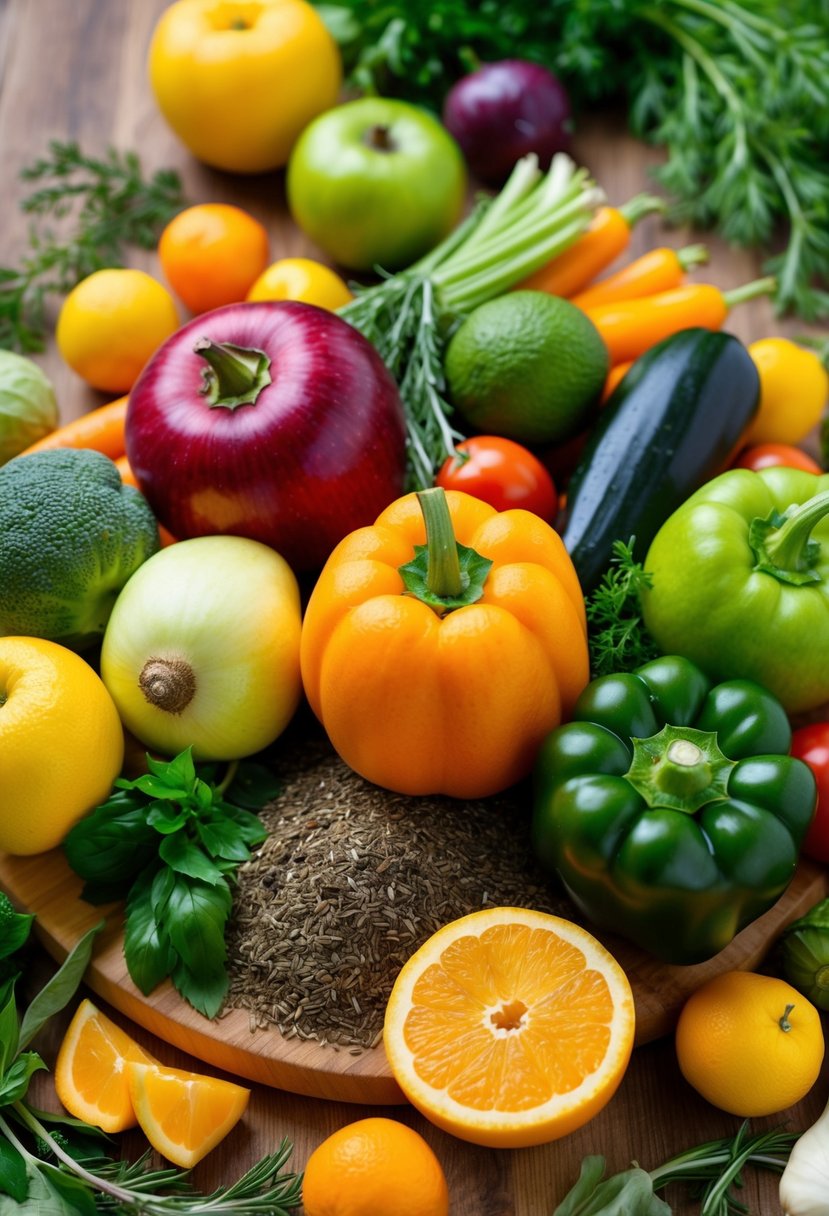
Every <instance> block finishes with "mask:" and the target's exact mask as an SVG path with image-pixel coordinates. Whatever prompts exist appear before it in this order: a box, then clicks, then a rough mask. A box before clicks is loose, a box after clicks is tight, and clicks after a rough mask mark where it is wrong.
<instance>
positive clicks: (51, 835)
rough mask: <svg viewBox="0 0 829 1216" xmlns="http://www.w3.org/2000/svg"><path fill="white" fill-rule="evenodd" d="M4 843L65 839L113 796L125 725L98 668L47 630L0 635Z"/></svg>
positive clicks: (40, 844)
mask: <svg viewBox="0 0 829 1216" xmlns="http://www.w3.org/2000/svg"><path fill="white" fill-rule="evenodd" d="M0 757H2V762H0V850H2V849H4V850H5V851H6V852H8V853H15V854H18V855H22V856H30V855H31V854H33V853H42V852H44V851H45V850H46V849H53V848H54V847H55V846H56V845H58V844H60V842H61V841H62V840H63V838H64V836H65V835H66V833H67V832H68V831H69V829H70V828H71V827H72V826H73V825H74V824H75V823H77V821H78V820H79V819H80V818H81V817H82V816H83V815H85V814H86V813H87V812H88V811H91V810H92V808H93V807H95V806H97V805H98V803H99V802H103V800H104V799H105V798H106V797H108V795H109V793H110V791H111V790H112V783H113V781H114V780H115V778H116V777H117V776H118V774H119V772H120V771H121V764H122V763H123V759H124V732H123V729H122V727H121V720H120V718H119V717H118V711H117V709H116V708H115V702H114V701H113V700H112V697H111V696H110V695H109V693H108V692H107V690H106V687H105V685H104V683H103V681H102V680H101V678H100V676H99V675H97V674H96V672H94V671H93V670H92V668H91V667H90V666H89V664H88V663H86V662H84V660H83V659H82V658H80V657H79V656H78V655H77V654H75V653H74V651H72V650H68V649H67V648H66V647H65V646H59V645H58V643H57V642H48V641H45V640H44V639H43V638H27V637H2V638H0Z"/></svg>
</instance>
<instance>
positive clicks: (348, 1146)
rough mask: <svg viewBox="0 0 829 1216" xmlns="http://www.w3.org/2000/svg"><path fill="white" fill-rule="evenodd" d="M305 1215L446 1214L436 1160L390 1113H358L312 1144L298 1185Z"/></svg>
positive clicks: (442, 1180)
mask: <svg viewBox="0 0 829 1216" xmlns="http://www.w3.org/2000/svg"><path fill="white" fill-rule="evenodd" d="M302 1203H303V1211H304V1212H305V1216H446V1214H447V1212H448V1211H449V1192H448V1190H447V1187H446V1178H445V1177H444V1174H443V1170H442V1168H441V1165H440V1162H439V1161H438V1159H437V1157H436V1156H435V1154H434V1153H433V1152H432V1150H431V1149H430V1148H429V1145H428V1144H427V1143H426V1141H425V1140H424V1139H423V1137H422V1136H419V1135H418V1133H417V1132H415V1131H412V1129H411V1128H410V1127H406V1125H405V1124H404V1123H397V1122H396V1121H395V1120H394V1119H360V1120H358V1121H357V1122H356V1123H349V1124H348V1125H347V1126H346V1127H341V1128H340V1130H339V1131H338V1132H334V1134H333V1136H329V1137H328V1139H327V1140H324V1141H323V1142H322V1144H320V1145H319V1147H318V1148H316V1149H314V1151H313V1153H312V1154H311V1156H310V1157H309V1159H308V1164H307V1165H306V1167H305V1177H304V1180H303V1185H302Z"/></svg>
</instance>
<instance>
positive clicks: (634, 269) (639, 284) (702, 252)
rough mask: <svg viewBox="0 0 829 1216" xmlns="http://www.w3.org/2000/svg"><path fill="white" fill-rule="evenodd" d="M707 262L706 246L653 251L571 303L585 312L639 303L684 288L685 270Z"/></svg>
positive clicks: (574, 297)
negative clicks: (658, 294) (625, 301)
mask: <svg viewBox="0 0 829 1216" xmlns="http://www.w3.org/2000/svg"><path fill="white" fill-rule="evenodd" d="M707 261H708V250H707V249H706V248H705V246H704V245H688V246H687V247H686V248H685V249H669V248H667V247H666V246H663V247H662V248H660V249H650V250H648V252H647V253H645V254H643V255H642V257H640V258H636V259H635V261H633V262H629V263H628V265H627V266H623V267H622V269H621V270H617V271H616V273H615V274H611V275H608V276H607V278H605V279H599V281H598V282H597V283H594V284H593V285H592V287H588V288H587V290H586V291H580V292H579V293H578V295H575V296H571V297H570V301H571V303H572V304H575V305H576V306H577V307H578V308H582V309H584V310H585V312H586V311H587V310H588V309H590V308H598V307H599V306H600V305H601V304H613V303H615V302H616V301H617V300H638V299H639V298H640V297H641V296H652V295H656V293H657V292H660V291H670V290H671V289H672V288H674V287H681V286H682V284H683V282H684V281H685V272H686V270H691V269H693V267H694V266H701V265H702V264H703V263H704V262H707Z"/></svg>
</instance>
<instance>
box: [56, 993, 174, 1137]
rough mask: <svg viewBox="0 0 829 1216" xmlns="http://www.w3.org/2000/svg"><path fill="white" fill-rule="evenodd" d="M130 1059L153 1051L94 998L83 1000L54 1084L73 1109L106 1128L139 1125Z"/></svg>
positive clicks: (65, 1042)
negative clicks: (126, 1030)
mask: <svg viewBox="0 0 829 1216" xmlns="http://www.w3.org/2000/svg"><path fill="white" fill-rule="evenodd" d="M129 1060H133V1061H135V1062H137V1063H143V1064H150V1063H152V1062H153V1058H152V1056H150V1055H148V1054H147V1052H146V1051H144V1050H143V1049H142V1048H141V1047H139V1046H138V1044H137V1043H136V1042H135V1041H134V1040H133V1039H131V1038H130V1036H129V1035H128V1034H127V1033H126V1032H125V1031H123V1030H122V1029H121V1027H120V1026H116V1024H115V1023H114V1022H112V1021H110V1019H109V1018H108V1017H107V1016H106V1015H105V1014H103V1013H101V1011H100V1010H99V1009H97V1008H96V1007H95V1005H93V1004H92V1001H90V1000H83V1001H81V1003H80V1005H79V1006H78V1008H77V1010H76V1011H75V1016H74V1017H73V1018H72V1021H71V1022H70V1023H69V1028H68V1030H67V1031H66V1034H65V1035H64V1037H63V1041H62V1043H61V1045H60V1049H59V1051H58V1058H57V1062H56V1064H55V1090H56V1091H57V1095H58V1098H59V1099H60V1100H61V1102H62V1103H63V1105H64V1106H65V1107H66V1109H67V1110H68V1111H69V1113H70V1115H74V1116H75V1118H76V1119H83V1121H84V1122H85V1123H91V1124H93V1125H94V1126H95V1127H100V1128H101V1129H102V1130H103V1131H105V1132H123V1131H125V1130H126V1129H127V1128H128V1127H135V1125H136V1123H137V1122H138V1120H137V1119H136V1117H135V1111H134V1110H133V1106H132V1099H131V1098H130V1088H129V1081H128V1079H127V1061H129Z"/></svg>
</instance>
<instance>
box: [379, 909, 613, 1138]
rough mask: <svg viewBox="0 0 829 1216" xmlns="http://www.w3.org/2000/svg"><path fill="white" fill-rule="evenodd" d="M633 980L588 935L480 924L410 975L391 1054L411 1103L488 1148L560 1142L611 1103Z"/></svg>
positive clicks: (458, 931) (450, 930) (534, 925)
mask: <svg viewBox="0 0 829 1216" xmlns="http://www.w3.org/2000/svg"><path fill="white" fill-rule="evenodd" d="M633 1032H634V1009H633V997H632V994H631V990H630V984H629V983H628V980H627V976H626V975H625V973H624V971H623V970H622V968H621V967H620V966H619V964H618V963H617V962H616V960H615V959H614V958H613V957H612V955H611V954H609V953H608V951H607V950H606V949H605V948H604V947H603V946H602V945H600V944H599V942H597V941H596V939H595V938H594V937H592V936H591V934H589V933H588V932H587V931H586V930H585V929H582V928H581V927H580V926H579V925H574V924H572V923H570V922H569V921H567V920H563V919H561V918H560V917H557V916H548V915H547V914H546V913H543V912H534V911H530V910H528V909H526V908H491V909H489V908H488V909H484V910H482V911H480V912H473V913H472V914H471V915H469V916H464V917H461V919H460V920H456V921H453V922H451V923H450V924H448V925H445V926H444V927H443V928H442V929H439V930H438V932H437V933H435V934H434V935H433V936H432V937H430V938H429V940H428V941H427V942H425V943H424V945H423V946H421V947H420V949H419V950H417V951H416V952H415V954H413V955H412V957H411V958H410V959H409V960H408V962H407V963H406V964H405V965H404V966H403V968H402V970H401V971H400V974H399V975H398V977H397V979H396V981H395V984H394V987H393V989H392V993H391V996H390V998H389V1003H388V1005H387V1007H386V1020H385V1030H384V1036H383V1041H384V1045H385V1049H386V1055H387V1057H388V1059H389V1063H390V1065H391V1069H392V1072H393V1073H394V1076H395V1078H396V1079H397V1082H398V1084H399V1085H400V1088H401V1089H402V1090H403V1092H404V1094H405V1095H406V1097H407V1098H408V1099H409V1101H410V1102H411V1103H412V1104H413V1105H414V1106H416V1107H417V1108H418V1110H420V1111H421V1112H422V1114H424V1115H425V1116H426V1118H427V1119H430V1120H431V1121H432V1122H433V1123H435V1124H437V1126H438V1127H442V1128H443V1129H444V1131H448V1132H451V1133H453V1135H456V1136H459V1137H460V1138H461V1139H462V1140H471V1141H472V1142H473V1143H474V1144H483V1145H487V1146H489V1147H491V1148H522V1147H525V1146H528V1145H532V1144H544V1143H546V1142H547V1141H549V1140H555V1139H557V1138H558V1137H560V1136H564V1135H566V1134H567V1133H569V1132H572V1131H574V1130H575V1129H576V1128H578V1127H581V1126H582V1125H583V1124H584V1123H586V1122H587V1121H588V1119H591V1118H592V1117H593V1116H594V1115H595V1114H597V1113H598V1112H599V1111H600V1110H601V1109H602V1107H603V1106H604V1105H605V1104H606V1103H607V1102H608V1101H609V1100H610V1098H611V1097H612V1095H613V1094H614V1093H615V1091H616V1088H617V1087H618V1085H619V1082H620V1081H621V1079H622V1076H623V1075H624V1072H625V1069H626V1068H627V1064H628V1061H629V1059H630V1053H631V1050H632V1047H633Z"/></svg>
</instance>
